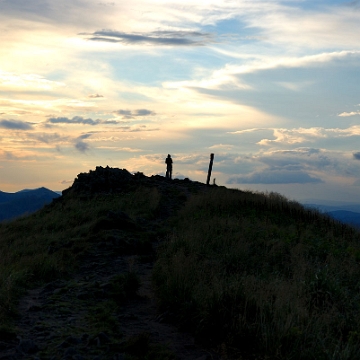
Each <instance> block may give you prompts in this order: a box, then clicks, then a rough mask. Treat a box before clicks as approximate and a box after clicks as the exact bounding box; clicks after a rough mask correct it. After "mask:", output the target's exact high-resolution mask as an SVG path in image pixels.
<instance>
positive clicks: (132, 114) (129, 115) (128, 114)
mask: <svg viewBox="0 0 360 360" xmlns="http://www.w3.org/2000/svg"><path fill="white" fill-rule="evenodd" d="M114 114H116V115H120V116H122V117H123V118H124V119H135V118H137V117H142V116H153V115H156V113H155V112H154V111H152V110H148V109H137V110H134V111H132V110H116V111H114Z"/></svg>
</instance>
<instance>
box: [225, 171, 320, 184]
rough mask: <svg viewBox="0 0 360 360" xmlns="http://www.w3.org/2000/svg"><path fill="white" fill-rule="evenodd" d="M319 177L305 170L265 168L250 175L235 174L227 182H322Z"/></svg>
mask: <svg viewBox="0 0 360 360" xmlns="http://www.w3.org/2000/svg"><path fill="white" fill-rule="evenodd" d="M321 182H323V181H322V180H321V179H319V178H315V177H312V176H310V175H309V174H307V173H306V172H304V171H288V170H264V171H261V172H255V173H252V174H250V175H243V176H233V177H230V178H229V179H228V181H227V184H307V183H321Z"/></svg>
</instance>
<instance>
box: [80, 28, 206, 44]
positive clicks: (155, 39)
mask: <svg viewBox="0 0 360 360" xmlns="http://www.w3.org/2000/svg"><path fill="white" fill-rule="evenodd" d="M79 35H84V36H86V37H87V38H88V40H91V41H105V42H112V43H122V44H127V45H130V44H145V45H160V46H203V45H206V44H208V43H210V42H213V38H212V35H211V34H209V33H203V32H199V31H186V30H179V31H165V30H163V31H152V32H150V33H124V32H121V31H115V30H101V31H95V32H93V33H90V34H89V33H81V34H79Z"/></svg>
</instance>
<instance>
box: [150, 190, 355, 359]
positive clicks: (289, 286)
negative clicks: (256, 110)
mask: <svg viewBox="0 0 360 360" xmlns="http://www.w3.org/2000/svg"><path fill="white" fill-rule="evenodd" d="M174 228H175V230H174V231H173V232H172V233H171V234H170V235H169V236H168V239H167V241H165V242H164V244H163V246H162V248H161V249H160V251H159V257H158V261H157V263H156V266H155V270H154V275H153V279H154V284H155V286H156V289H157V294H158V296H159V298H160V303H161V306H162V307H163V308H164V309H167V310H170V311H171V312H173V314H174V316H175V317H176V318H177V321H178V324H179V325H180V326H182V327H183V328H184V329H187V330H191V331H194V332H195V334H196V335H197V337H198V339H200V340H202V341H204V342H207V343H208V344H212V345H213V344H218V345H219V346H221V344H222V346H226V347H227V348H228V349H231V351H232V354H233V355H234V354H236V353H241V354H242V355H245V356H246V357H247V358H249V359H250V358H264V359H265V358H267V359H355V358H359V357H360V336H359V334H360V303H359V300H360V266H359V250H360V242H359V240H360V235H359V233H358V232H357V231H355V230H354V229H352V228H350V227H347V226H344V225H342V224H339V223H337V222H336V221H334V220H331V219H330V218H328V217H326V216H323V215H321V214H320V213H318V212H317V211H315V210H307V209H304V208H303V207H302V206H301V205H299V204H298V203H296V202H291V201H288V200H286V199H285V198H284V197H282V196H280V195H279V194H274V193H270V194H254V193H251V192H242V191H236V190H228V189H220V188H215V189H214V190H212V191H211V192H209V193H207V194H202V195H196V196H193V197H192V198H191V199H190V200H189V201H188V203H187V204H186V206H185V208H184V209H183V210H182V211H181V212H180V214H179V216H178V218H177V220H176V222H175V223H174ZM224 344H225V345H224Z"/></svg>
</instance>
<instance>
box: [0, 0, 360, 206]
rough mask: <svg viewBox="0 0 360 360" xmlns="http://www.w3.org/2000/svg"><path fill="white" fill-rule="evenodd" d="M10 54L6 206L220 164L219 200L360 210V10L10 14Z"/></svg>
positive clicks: (258, 5) (309, 7)
mask: <svg viewBox="0 0 360 360" xmlns="http://www.w3.org/2000/svg"><path fill="white" fill-rule="evenodd" d="M0 39H1V47H0V190H2V191H6V192H15V191H18V190H21V189H24V188H37V187H40V186H45V187H47V188H49V189H52V190H56V191H59V190H63V189H65V188H68V187H69V186H71V185H72V183H73V181H74V179H75V178H76V176H77V175H78V174H79V173H81V172H88V171H89V170H94V169H95V168H96V166H103V167H105V166H110V167H116V168H121V169H127V170H128V171H130V172H138V171H140V172H143V173H144V174H145V175H147V176H150V175H153V174H160V175H164V174H165V171H166V165H165V163H164V161H165V157H166V156H167V154H171V156H172V158H173V162H174V169H173V176H174V177H177V178H184V177H188V178H190V179H191V180H196V181H201V182H206V177H207V170H208V166H209V160H210V154H211V153H214V154H215V156H214V164H213V172H212V179H214V178H215V179H216V180H215V181H216V184H218V185H223V186H227V187H232V188H238V189H242V190H251V191H260V192H271V191H274V192H278V193H280V194H282V195H285V196H286V197H288V198H290V199H292V200H298V201H304V200H305V199H322V200H334V201H344V202H346V201H350V202H360V91H359V90H360V1H359V0H355V1H349V0H347V1H341V0H326V1H325V0H317V1H313V0H311V1H310V0H287V1H280V0H268V1H265V0H222V1H221V0H216V1H214V0H207V1H203V0H198V1H196V2H195V1H189V0H181V1H180V0H172V1H167V0H132V1H124V0H121V1H119V0H113V1H106V0H105V1H102V0H87V1H83V0H62V1H54V0H51V1H50V0H31V1H28V0H26V1H25V0H0ZM212 181H213V180H212Z"/></svg>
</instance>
